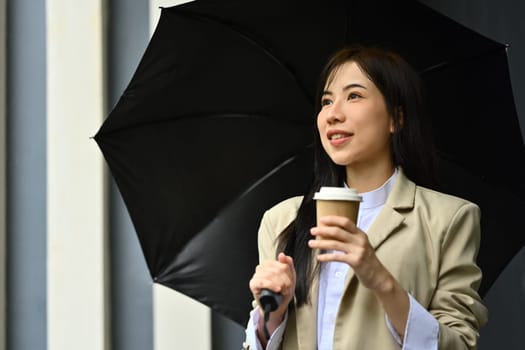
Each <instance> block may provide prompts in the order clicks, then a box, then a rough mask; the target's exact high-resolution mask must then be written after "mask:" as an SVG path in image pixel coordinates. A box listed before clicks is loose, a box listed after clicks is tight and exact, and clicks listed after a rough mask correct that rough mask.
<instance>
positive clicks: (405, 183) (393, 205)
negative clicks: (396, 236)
mask: <svg viewBox="0 0 525 350" xmlns="http://www.w3.org/2000/svg"><path fill="white" fill-rule="evenodd" d="M415 193H416V185H415V184H414V183H413V182H412V181H410V180H409V179H408V178H407V177H406V176H405V174H404V173H403V171H402V170H401V169H399V173H398V174H397V178H396V182H395V183H394V186H393V188H392V191H391V192H390V195H389V196H388V198H387V201H386V203H385V205H384V206H383V209H381V211H380V212H379V214H378V215H377V217H376V218H375V220H374V222H373V223H372V225H371V226H370V229H369V230H368V232H367V234H368V240H369V242H370V244H371V245H372V247H373V248H374V250H377V249H378V248H379V246H380V245H381V244H382V243H383V242H384V241H385V240H386V239H387V238H388V236H390V235H391V234H392V233H393V232H394V230H395V229H396V228H397V227H399V226H400V225H401V224H402V223H403V221H404V220H405V218H404V216H403V215H401V214H400V213H399V212H398V210H400V209H403V210H406V209H412V208H413V207H414V196H415ZM354 277H355V272H354V270H353V269H352V268H350V269H349V270H348V273H347V275H346V281H345V290H346V289H347V288H348V286H349V285H350V283H351V282H352V280H353V279H354Z"/></svg>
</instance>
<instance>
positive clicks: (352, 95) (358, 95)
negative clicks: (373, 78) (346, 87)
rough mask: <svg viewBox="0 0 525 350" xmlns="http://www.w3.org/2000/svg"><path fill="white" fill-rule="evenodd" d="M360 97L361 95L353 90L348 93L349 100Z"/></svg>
mask: <svg viewBox="0 0 525 350" xmlns="http://www.w3.org/2000/svg"><path fill="white" fill-rule="evenodd" d="M358 98H361V95H360V94H358V93H357V92H351V93H349V94H348V99H349V100H355V99H358Z"/></svg>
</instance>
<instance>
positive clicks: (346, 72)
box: [317, 62, 394, 168]
mask: <svg viewBox="0 0 525 350" xmlns="http://www.w3.org/2000/svg"><path fill="white" fill-rule="evenodd" d="M317 127H318V130H319V136H320V137H321V142H322V145H323V148H324V149H325V151H326V153H328V155H329V156H330V158H331V159H332V160H333V161H334V163H336V164H338V165H343V166H349V167H356V168H357V167H359V166H371V165H377V162H390V161H391V152H390V136H391V133H392V132H393V131H394V123H393V120H392V118H391V116H390V115H389V114H388V112H387V109H386V105H385V100H384V98H383V95H382V94H381V92H380V91H379V89H378V88H377V87H376V86H375V84H374V83H373V82H372V81H371V80H370V79H368V77H367V76H366V75H365V74H363V72H362V71H361V69H360V68H359V66H358V65H357V64H356V63H355V62H347V63H345V64H343V65H342V66H340V67H339V69H338V70H337V71H336V73H335V75H334V76H333V79H332V80H331V81H330V82H329V84H327V86H325V89H324V93H323V95H322V97H321V111H320V112H319V114H318V116H317Z"/></svg>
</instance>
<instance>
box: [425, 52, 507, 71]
mask: <svg viewBox="0 0 525 350" xmlns="http://www.w3.org/2000/svg"><path fill="white" fill-rule="evenodd" d="M507 47H508V46H507V45H504V46H500V47H497V48H494V49H491V50H488V51H485V52H482V53H479V54H477V55H474V56H470V57H467V58H463V59H455V60H451V61H443V62H439V63H437V64H434V65H432V66H430V67H427V68H425V69H423V70H421V71H420V72H419V73H420V74H421V75H424V74H427V73H432V72H435V71H439V70H440V69H444V68H446V67H448V66H452V65H454V64H459V63H465V62H472V61H476V60H479V59H481V58H482V57H485V56H487V55H494V54H498V53H500V52H501V50H505V52H506V50H507Z"/></svg>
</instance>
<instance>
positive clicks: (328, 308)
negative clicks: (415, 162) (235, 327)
mask: <svg viewBox="0 0 525 350" xmlns="http://www.w3.org/2000/svg"><path fill="white" fill-rule="evenodd" d="M397 173H398V171H397V169H396V170H395V172H394V174H393V175H392V176H391V177H390V178H389V179H388V180H387V181H386V182H385V183H384V184H383V186H381V187H379V188H378V189H376V190H373V191H370V192H366V193H360V195H361V196H362V197H363V201H362V202H361V204H360V206H359V214H358V218H357V226H358V227H359V228H360V229H361V230H363V231H364V232H367V231H368V229H369V228H370V225H371V224H372V222H373V221H374V219H375V218H376V216H377V214H378V213H379V212H380V211H381V209H382V208H383V205H384V204H385V202H386V200H387V198H388V195H389V194H390V191H391V189H392V186H393V184H394V180H395V178H396V176H397ZM349 269H350V266H349V265H348V264H346V263H342V262H337V261H334V262H326V263H322V264H321V272H320V276H319V296H318V309H317V344H318V345H317V349H319V350H331V349H332V343H333V337H334V327H335V318H336V315H337V311H338V308H339V302H340V300H341V297H342V293H343V291H344V285H345V279H346V275H347V273H348V270H349ZM409 300H410V309H409V314H408V321H407V325H406V329H405V338H404V339H403V340H402V339H400V337H399V335H398V334H397V332H396V331H395V330H394V328H393V326H392V325H391V323H390V320H389V319H388V317H386V320H385V322H386V323H387V326H388V329H389V330H390V333H391V334H392V337H393V338H394V339H395V340H396V342H397V343H398V344H399V345H400V346H402V349H403V350H411V349H417V350H427V349H428V350H434V349H437V347H438V335H439V323H438V321H437V320H436V319H435V318H434V317H433V316H432V315H431V314H430V313H429V312H428V311H427V310H426V309H425V308H424V307H423V306H421V305H420V304H419V303H418V302H417V301H416V300H415V299H414V298H413V297H412V296H411V295H410V294H409ZM259 318H260V315H259V312H258V309H256V310H253V311H252V313H251V315H250V320H249V321H248V326H247V328H246V339H247V342H248V344H249V345H250V348H251V349H258V350H262V345H261V344H260V342H259V340H258V338H257V333H256V329H257V324H258V322H259ZM286 321H287V317H285V319H284V320H283V322H282V323H281V324H280V325H279V327H278V328H277V329H276V330H275V331H274V332H273V334H272V335H271V337H270V340H269V341H268V344H267V346H266V349H268V350H270V349H271V350H273V349H278V348H279V346H280V344H281V341H282V336H283V334H284V330H285V328H286Z"/></svg>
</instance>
